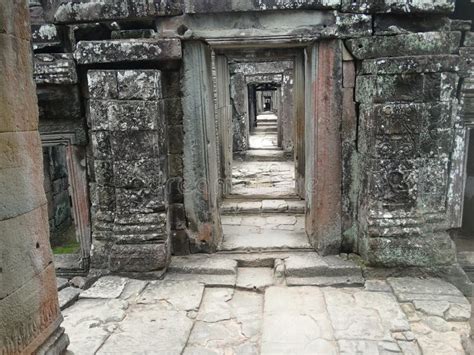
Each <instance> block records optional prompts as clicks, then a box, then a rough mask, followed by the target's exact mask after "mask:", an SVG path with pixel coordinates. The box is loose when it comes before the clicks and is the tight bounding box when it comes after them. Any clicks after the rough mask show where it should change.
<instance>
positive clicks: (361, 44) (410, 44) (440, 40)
mask: <svg viewBox="0 0 474 355" xmlns="http://www.w3.org/2000/svg"><path fill="white" fill-rule="evenodd" d="M460 41H461V32H422V33H409V34H400V35H396V36H387V37H383V36H374V37H366V38H355V39H349V40H347V41H346V42H345V44H346V46H347V49H349V51H350V52H351V53H352V55H353V56H354V57H356V58H357V59H370V58H379V57H398V56H400V55H407V56H408V55H426V54H451V53H456V52H457V50H458V49H459V45H460Z"/></svg>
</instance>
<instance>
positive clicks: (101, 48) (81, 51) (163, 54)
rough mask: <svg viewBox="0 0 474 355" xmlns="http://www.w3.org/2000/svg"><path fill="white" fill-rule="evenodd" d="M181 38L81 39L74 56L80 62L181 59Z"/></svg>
mask: <svg viewBox="0 0 474 355" xmlns="http://www.w3.org/2000/svg"><path fill="white" fill-rule="evenodd" d="M181 57H182V52H181V41H180V40H179V39H129V40H107V41H81V42H79V43H78V44H77V49H76V51H75V52H74V58H75V59H76V60H77V62H78V64H93V63H118V62H150V61H172V60H180V59H181Z"/></svg>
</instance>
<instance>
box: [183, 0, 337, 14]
mask: <svg viewBox="0 0 474 355" xmlns="http://www.w3.org/2000/svg"><path fill="white" fill-rule="evenodd" d="M339 6H340V0H283V1H281V0H280V1H275V0H256V1H249V0H247V1H239V0H227V1H215V2H213V3H212V6H209V1H208V0H185V1H184V7H185V12H186V13H187V14H202V13H212V12H241V11H274V10H320V9H337V8H339Z"/></svg>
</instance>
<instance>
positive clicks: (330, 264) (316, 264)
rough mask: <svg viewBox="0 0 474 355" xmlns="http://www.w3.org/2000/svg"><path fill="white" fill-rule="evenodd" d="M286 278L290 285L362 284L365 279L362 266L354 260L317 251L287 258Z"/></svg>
mask: <svg viewBox="0 0 474 355" xmlns="http://www.w3.org/2000/svg"><path fill="white" fill-rule="evenodd" d="M285 278H286V283H287V285H289V286H305V285H314V286H361V285H363V284H364V281H365V280H364V278H363V276H362V270H361V268H360V266H358V265H357V264H356V263H354V262H353V261H349V260H344V259H342V258H340V257H339V256H326V257H321V256H319V255H318V254H316V253H308V254H302V255H291V256H289V257H288V258H287V259H285Z"/></svg>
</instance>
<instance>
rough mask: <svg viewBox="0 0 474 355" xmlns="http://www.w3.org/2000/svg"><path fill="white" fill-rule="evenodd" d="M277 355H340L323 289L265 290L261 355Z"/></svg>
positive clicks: (285, 288)
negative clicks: (310, 354)
mask: <svg viewBox="0 0 474 355" xmlns="http://www.w3.org/2000/svg"><path fill="white" fill-rule="evenodd" d="M290 325H291V326H290ZM276 353H278V354H301V353H306V354H308V353H313V354H337V353H338V351H337V345H336V343H335V339H334V334H333V330H332V326H331V323H330V320H329V315H328V313H327V310H326V304H325V300H324V296H323V293H322V292H321V289H319V288H317V287H290V288H288V287H278V286H273V287H269V288H267V289H266V291H265V307H264V314H263V334H262V340H261V354H276Z"/></svg>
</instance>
